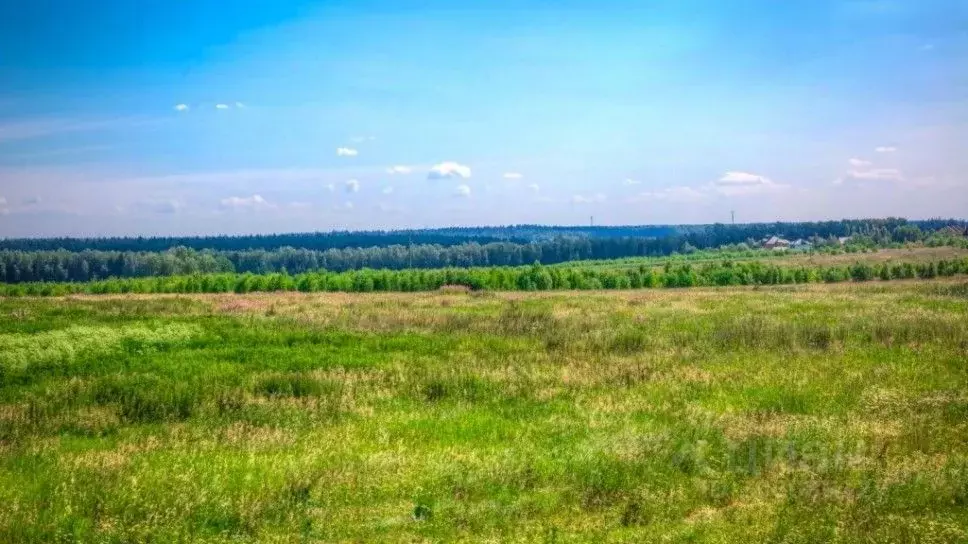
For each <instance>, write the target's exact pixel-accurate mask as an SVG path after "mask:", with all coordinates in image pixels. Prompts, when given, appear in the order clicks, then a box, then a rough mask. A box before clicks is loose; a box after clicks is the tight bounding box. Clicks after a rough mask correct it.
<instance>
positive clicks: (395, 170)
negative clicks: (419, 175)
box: [387, 164, 413, 176]
mask: <svg viewBox="0 0 968 544" xmlns="http://www.w3.org/2000/svg"><path fill="white" fill-rule="evenodd" d="M412 171H413V168H410V167H409V166H405V165H402V164H400V165H397V166H391V167H390V168H387V174H390V175H391V176H392V175H394V174H409V173H410V172H412Z"/></svg>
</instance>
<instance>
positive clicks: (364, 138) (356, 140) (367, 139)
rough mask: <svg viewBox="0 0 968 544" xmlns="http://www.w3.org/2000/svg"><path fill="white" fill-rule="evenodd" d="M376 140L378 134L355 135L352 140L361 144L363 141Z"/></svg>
mask: <svg viewBox="0 0 968 544" xmlns="http://www.w3.org/2000/svg"><path fill="white" fill-rule="evenodd" d="M374 140H376V136H353V137H351V138H350V141H351V142H353V143H354V144H361V143H363V142H372V141H374Z"/></svg>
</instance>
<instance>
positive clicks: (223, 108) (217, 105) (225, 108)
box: [215, 104, 229, 110]
mask: <svg viewBox="0 0 968 544" xmlns="http://www.w3.org/2000/svg"><path fill="white" fill-rule="evenodd" d="M215 109H217V110H227V109H229V105H228V104H215Z"/></svg>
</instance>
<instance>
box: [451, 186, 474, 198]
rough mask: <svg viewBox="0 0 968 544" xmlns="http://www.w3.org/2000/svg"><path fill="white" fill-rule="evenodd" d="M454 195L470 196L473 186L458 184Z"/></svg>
mask: <svg viewBox="0 0 968 544" xmlns="http://www.w3.org/2000/svg"><path fill="white" fill-rule="evenodd" d="M454 196H458V197H462V198H468V197H470V196H471V187H470V186H469V185H458V186H457V188H456V189H454Z"/></svg>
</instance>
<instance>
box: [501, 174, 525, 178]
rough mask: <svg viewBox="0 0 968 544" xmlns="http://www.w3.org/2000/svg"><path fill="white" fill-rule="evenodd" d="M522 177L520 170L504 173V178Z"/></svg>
mask: <svg viewBox="0 0 968 544" xmlns="http://www.w3.org/2000/svg"><path fill="white" fill-rule="evenodd" d="M523 177H524V174H521V173H520V172H505V173H504V179H521V178H523Z"/></svg>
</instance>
